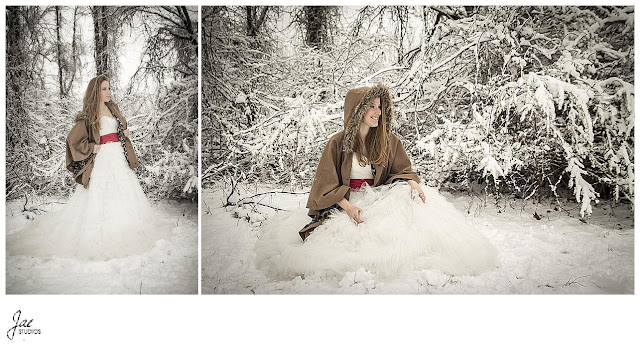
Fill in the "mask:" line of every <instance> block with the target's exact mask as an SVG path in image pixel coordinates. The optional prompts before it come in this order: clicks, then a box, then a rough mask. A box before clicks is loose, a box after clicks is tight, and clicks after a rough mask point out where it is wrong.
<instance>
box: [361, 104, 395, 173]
mask: <svg viewBox="0 0 640 350" xmlns="http://www.w3.org/2000/svg"><path fill="white" fill-rule="evenodd" d="M380 103H381V104H382V103H383V102H380ZM386 119H387V116H386V113H385V110H384V106H383V108H382V113H381V114H380V119H379V121H378V126H377V127H375V128H370V129H369V133H367V136H365V141H364V143H365V145H366V149H367V151H368V153H369V157H368V158H369V159H368V160H369V161H370V162H371V163H373V164H376V165H384V164H386V163H387V158H388V154H387V148H388V145H389V135H388V133H387V125H386V123H385V122H386ZM362 146H363V145H362V140H361V139H360V137H359V136H358V137H356V140H355V144H354V147H353V151H354V152H356V153H357V154H358V163H359V164H360V166H364V165H366V158H365V157H364V154H363V153H364V152H363V150H362Z"/></svg>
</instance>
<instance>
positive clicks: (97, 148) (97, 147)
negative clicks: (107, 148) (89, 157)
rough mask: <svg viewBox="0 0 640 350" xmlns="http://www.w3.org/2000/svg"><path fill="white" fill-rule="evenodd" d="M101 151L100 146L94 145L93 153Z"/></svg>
mask: <svg viewBox="0 0 640 350" xmlns="http://www.w3.org/2000/svg"><path fill="white" fill-rule="evenodd" d="M99 149H100V145H93V153H98V150H99Z"/></svg>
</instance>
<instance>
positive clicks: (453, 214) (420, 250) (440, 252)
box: [255, 182, 499, 278]
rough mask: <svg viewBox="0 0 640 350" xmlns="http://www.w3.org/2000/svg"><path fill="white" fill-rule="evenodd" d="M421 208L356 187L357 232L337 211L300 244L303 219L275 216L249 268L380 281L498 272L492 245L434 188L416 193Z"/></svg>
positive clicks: (406, 192) (392, 189)
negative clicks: (356, 274)
mask: <svg viewBox="0 0 640 350" xmlns="http://www.w3.org/2000/svg"><path fill="white" fill-rule="evenodd" d="M422 189H423V190H424V192H425V195H426V203H422V200H420V199H419V197H416V198H415V199H413V200H412V199H411V196H410V186H409V185H408V184H407V183H405V182H398V183H395V184H393V185H389V186H379V187H375V188H372V187H369V186H366V187H363V188H361V189H360V190H358V191H352V192H351V198H350V202H351V203H352V204H353V205H355V206H357V207H359V208H361V209H362V210H363V211H362V213H361V218H362V219H363V220H364V222H363V223H361V224H357V225H356V224H355V222H354V221H353V220H351V219H350V218H349V216H348V215H347V214H346V212H344V211H337V210H336V211H334V213H333V214H331V215H330V217H329V218H328V219H327V220H326V221H325V222H324V223H323V224H322V225H320V226H319V227H317V228H316V229H315V230H314V231H313V233H312V234H311V235H310V236H309V237H308V238H307V240H306V241H305V242H304V243H303V242H302V240H301V239H300V236H299V235H298V230H300V229H301V228H302V227H303V226H304V225H305V224H307V223H308V222H309V220H310V218H309V217H308V216H307V215H306V213H307V210H306V209H299V210H296V211H293V212H282V213H279V214H276V215H274V216H273V217H271V218H269V219H268V220H267V221H266V222H265V223H264V224H263V226H262V229H261V232H260V237H259V240H258V241H257V242H256V246H255V249H256V255H257V260H256V264H257V266H258V267H260V268H262V269H264V270H266V271H267V273H268V274H269V275H270V276H271V277H275V278H292V277H295V276H298V275H310V274H316V275H317V274H320V275H327V274H333V275H336V274H337V275H338V276H340V275H343V274H344V273H346V272H349V271H356V270H358V269H359V268H360V267H363V268H365V269H367V270H369V271H371V272H372V273H374V274H377V275H379V276H381V277H384V278H390V277H398V276H399V275H400V274H402V273H403V272H408V271H420V270H424V269H436V270H439V271H441V272H444V273H446V274H449V275H478V274H480V273H482V272H487V271H491V270H494V269H495V268H497V267H498V266H499V262H498V257H497V255H498V252H497V250H496V249H495V248H494V246H493V245H492V244H491V242H490V241H489V240H488V239H487V238H486V237H485V236H484V235H482V234H481V233H480V232H478V231H477V230H476V229H475V228H474V227H472V226H471V225H470V224H469V223H468V222H467V221H466V219H465V217H464V216H463V215H462V214H461V213H460V212H459V211H458V210H457V209H456V208H455V207H454V206H453V205H452V204H451V203H449V202H448V201H447V200H446V199H445V198H444V197H443V196H442V195H440V194H439V193H438V191H437V190H436V189H434V188H431V187H427V186H422Z"/></svg>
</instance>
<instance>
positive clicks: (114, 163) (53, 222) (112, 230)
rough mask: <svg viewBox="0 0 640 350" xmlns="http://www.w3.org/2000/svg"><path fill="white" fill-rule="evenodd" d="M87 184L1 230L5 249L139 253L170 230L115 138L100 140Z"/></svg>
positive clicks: (76, 254) (48, 253) (103, 256)
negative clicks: (15, 228) (57, 205)
mask: <svg viewBox="0 0 640 350" xmlns="http://www.w3.org/2000/svg"><path fill="white" fill-rule="evenodd" d="M95 157H96V159H95V163H94V167H93V171H92V172H91V178H90V180H89V186H88V188H86V189H85V188H84V187H83V186H82V185H77V186H76V189H75V192H74V193H73V195H72V196H71V198H70V199H69V201H68V202H67V204H65V205H64V206H63V208H62V209H61V210H60V211H57V212H50V213H46V214H43V215H41V216H39V217H37V218H36V219H34V221H33V222H32V223H30V224H29V225H28V226H27V227H26V228H25V229H24V230H22V231H20V232H17V233H15V234H11V235H8V236H7V253H8V255H26V256H34V257H40V258H51V257H54V256H56V257H70V258H79V259H86V260H109V259H111V258H119V257H125V256H129V255H134V254H140V253H144V252H146V251H148V250H150V249H151V248H152V247H153V246H154V244H155V243H156V242H157V241H158V240H160V239H166V238H169V237H170V236H171V234H172V232H171V226H170V223H169V222H167V221H165V220H163V219H162V218H161V217H159V215H158V214H157V213H156V212H155V210H154V209H153V208H152V207H151V206H150V205H149V202H148V200H147V198H146V196H145V194H144V192H143V190H142V188H141V186H140V184H139V182H138V178H137V177H136V175H135V173H134V171H133V170H131V169H130V168H129V165H128V163H127V160H126V158H125V156H124V153H123V150H122V146H121V145H120V143H119V142H112V143H107V144H104V145H101V147H100V150H99V151H98V153H97V154H96V156H95Z"/></svg>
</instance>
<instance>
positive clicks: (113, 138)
mask: <svg viewBox="0 0 640 350" xmlns="http://www.w3.org/2000/svg"><path fill="white" fill-rule="evenodd" d="M118 141H119V140H118V133H117V132H113V133H111V134H106V135H102V136H100V144H101V145H104V144H105V143H109V142H118Z"/></svg>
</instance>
